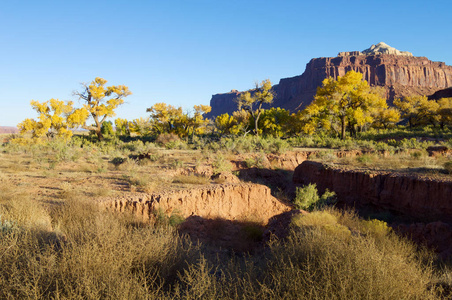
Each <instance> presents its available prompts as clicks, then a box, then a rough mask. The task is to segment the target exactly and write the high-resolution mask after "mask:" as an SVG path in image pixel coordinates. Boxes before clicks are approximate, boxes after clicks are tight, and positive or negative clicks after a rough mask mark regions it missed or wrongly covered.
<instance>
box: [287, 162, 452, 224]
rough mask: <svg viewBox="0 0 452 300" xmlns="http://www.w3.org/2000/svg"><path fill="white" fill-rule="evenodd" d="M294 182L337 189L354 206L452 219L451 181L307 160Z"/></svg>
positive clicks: (298, 168)
mask: <svg viewBox="0 0 452 300" xmlns="http://www.w3.org/2000/svg"><path fill="white" fill-rule="evenodd" d="M293 182H294V183H295V184H303V185H305V184H309V183H316V184H317V187H318V189H319V193H323V192H324V190H325V189H327V188H328V189H330V190H332V191H334V192H336V194H337V197H338V200H339V201H340V202H342V203H345V204H347V205H350V206H354V207H362V206H366V205H374V206H376V207H378V208H382V209H385V210H390V211H396V212H399V213H402V214H404V215H408V216H411V217H414V218H419V219H423V220H443V221H450V220H452V201H451V195H452V181H451V180H443V181H441V180H437V179H428V178H421V177H416V176H409V175H404V174H394V173H385V172H374V171H372V172H369V171H357V170H345V169H341V168H338V167H333V166H327V165H324V164H322V163H318V162H313V161H305V162H303V163H302V164H301V165H299V166H298V167H297V168H296V169H295V171H294V175H293Z"/></svg>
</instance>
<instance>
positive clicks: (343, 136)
mask: <svg viewBox="0 0 452 300" xmlns="http://www.w3.org/2000/svg"><path fill="white" fill-rule="evenodd" d="M343 139H345V116H343V117H341V140H343Z"/></svg>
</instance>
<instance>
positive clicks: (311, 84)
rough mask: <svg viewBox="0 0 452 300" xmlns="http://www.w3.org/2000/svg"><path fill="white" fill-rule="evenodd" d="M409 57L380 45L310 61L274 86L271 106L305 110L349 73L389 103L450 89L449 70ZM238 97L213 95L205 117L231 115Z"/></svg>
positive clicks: (450, 69)
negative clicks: (331, 81)
mask: <svg viewBox="0 0 452 300" xmlns="http://www.w3.org/2000/svg"><path fill="white" fill-rule="evenodd" d="M367 50H368V51H367ZM364 52H366V53H368V54H366V53H364ZM408 53H409V52H405V51H399V50H397V49H394V48H392V47H389V46H387V45H386V44H384V43H379V44H377V45H373V47H370V48H369V49H366V50H364V51H363V53H361V52H359V51H352V52H341V53H340V55H339V56H337V57H320V58H313V59H311V61H310V62H309V63H308V64H307V65H306V70H305V71H304V73H303V74H302V75H298V76H295V77H290V78H283V79H281V80H280V81H279V84H277V85H274V86H273V91H274V92H275V93H276V97H275V99H274V102H273V104H272V106H273V107H281V108H284V109H288V110H290V111H292V112H295V111H297V110H300V109H304V108H305V107H306V106H307V105H309V104H310V103H311V102H312V100H313V97H314V95H315V93H316V90H317V87H319V86H321V84H322V81H323V80H324V79H325V78H328V77H333V78H335V79H336V78H337V77H338V76H343V75H345V73H346V72H348V71H350V70H354V71H357V72H360V73H362V74H363V77H364V79H365V80H367V82H369V84H370V85H372V86H382V87H384V88H385V90H386V98H387V99H388V101H389V103H392V101H393V100H394V99H395V98H399V97H404V96H411V95H431V94H433V93H435V92H436V91H438V90H441V89H446V88H449V87H451V86H452V66H447V65H446V64H445V63H444V62H433V61H430V60H428V59H427V58H426V57H414V56H411V55H409V54H408ZM239 95H240V92H237V91H233V92H230V93H224V94H216V95H213V96H212V99H211V100H210V106H211V107H212V111H211V112H210V113H209V114H207V115H206V116H207V117H209V118H214V117H216V116H218V115H220V114H223V113H226V112H227V113H229V114H231V113H232V112H233V111H235V110H237V103H236V102H235V99H236V98H237V97H238V96H239ZM266 108H268V106H267V107H266Z"/></svg>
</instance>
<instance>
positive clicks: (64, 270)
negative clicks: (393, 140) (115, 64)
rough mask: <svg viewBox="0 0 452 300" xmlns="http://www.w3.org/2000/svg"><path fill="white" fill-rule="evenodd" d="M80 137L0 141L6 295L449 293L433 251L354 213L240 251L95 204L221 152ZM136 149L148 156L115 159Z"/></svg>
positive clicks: (303, 224)
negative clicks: (183, 152)
mask: <svg viewBox="0 0 452 300" xmlns="http://www.w3.org/2000/svg"><path fill="white" fill-rule="evenodd" d="M80 146H81V145H73V146H70V147H69V146H67V145H66V146H64V145H58V144H53V145H48V146H46V147H47V148H46V147H38V146H37V147H30V148H14V147H13V146H8V147H4V148H2V151H3V152H2V153H1V154H0V169H1V173H0V183H1V184H0V266H1V268H0V298H1V299H441V298H444V297H446V296H449V297H450V287H451V286H452V272H451V271H450V270H448V269H447V268H445V267H444V266H443V265H441V266H439V265H438V264H436V263H434V262H435V258H434V257H433V255H432V254H430V253H429V252H428V251H425V250H422V249H418V248H417V247H416V246H414V245H413V244H411V243H409V242H407V241H406V240H404V239H402V238H400V237H398V236H397V235H395V234H394V233H393V232H392V231H391V230H390V228H388V227H387V225H386V224H385V223H384V222H380V221H377V220H363V219H360V218H359V217H358V216H356V215H355V214H353V213H351V212H346V211H339V210H334V209H330V208H327V209H325V210H322V211H315V212H313V213H311V214H308V215H304V216H301V215H299V216H296V217H294V219H293V220H292V224H291V227H290V230H289V235H288V237H287V239H285V240H276V239H274V240H271V241H270V242H269V243H268V245H267V246H266V247H264V248H262V249H260V250H256V251H254V252H252V253H248V254H247V253H234V252H233V251H230V250H227V249H226V250H220V249H212V247H211V246H209V245H200V244H194V243H193V242H191V241H190V239H189V238H188V237H185V236H181V235H180V234H179V233H178V231H177V227H174V226H171V225H170V222H169V220H166V219H164V218H161V219H159V221H158V222H156V223H154V224H148V223H143V222H142V221H139V220H137V219H135V218H134V217H132V216H130V215H127V214H117V213H112V212H109V211H104V210H102V209H100V208H99V207H98V206H97V205H95V204H94V201H93V200H94V199H95V198H96V197H97V196H102V195H105V194H109V193H119V192H121V191H122V190H123V189H126V190H128V191H131V190H134V189H138V190H143V191H146V190H154V189H159V188H161V187H163V188H165V187H166V186H167V185H171V184H175V185H181V187H183V185H190V184H193V183H192V182H188V180H187V179H186V178H184V177H180V175H177V176H174V178H176V180H172V179H171V177H168V179H165V178H164V177H159V179H158V180H159V182H158V185H156V186H148V183H149V182H150V181H152V180H153V178H155V177H156V176H157V175H160V174H161V173H158V172H161V171H162V170H166V171H172V170H174V169H175V168H176V167H181V165H182V166H183V165H185V166H186V165H189V164H193V165H194V166H195V167H196V164H197V161H199V160H202V159H211V160H212V162H214V163H215V162H216V163H218V164H219V167H218V168H220V167H221V164H220V163H225V162H224V161H220V160H218V159H217V160H218V161H215V158H212V157H211V154H208V153H202V152H199V151H198V152H193V153H195V154H192V155H190V159H188V158H184V159H182V158H181V157H178V156H177V155H179V154H180V153H179V152H174V153H170V154H168V152H166V154H165V155H164V154H162V153H163V151H160V150H159V149H156V148H155V147H154V146H152V145H146V144H142V143H141V144H140V143H129V144H125V145H122V146H121V147H122V148H121V147H115V146H112V147H109V146H108V145H105V146H103V147H98V146H95V145H85V146H83V147H80ZM140 147H142V149H141V148H140ZM138 152H147V153H150V154H151V155H153V156H150V157H149V158H147V161H146V162H145V163H143V162H141V163H139V164H138V163H135V162H133V161H128V160H126V161H125V162H121V164H117V165H115V164H114V159H115V158H116V157H120V158H124V157H126V156H127V155H129V154H134V153H138ZM415 159H417V158H415ZM118 160H119V159H118ZM152 172H155V173H152ZM146 174H148V175H146ZM149 174H150V175H149ZM143 176H148V177H145V179H144V180H143ZM178 176H179V177H178ZM146 178H147V179H146ZM162 178H163V179H162ZM205 183H207V182H206V181H203V182H202V184H205ZM36 184H38V185H42V186H44V187H49V188H48V189H44V190H45V191H47V192H43V191H42V190H41V189H39V188H36ZM52 184H53V185H52ZM195 184H196V183H195ZM50 185H51V186H50ZM76 187H77V188H76ZM448 293H449V294H448Z"/></svg>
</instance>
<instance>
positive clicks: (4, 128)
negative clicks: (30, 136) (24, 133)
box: [0, 126, 19, 134]
mask: <svg viewBox="0 0 452 300" xmlns="http://www.w3.org/2000/svg"><path fill="white" fill-rule="evenodd" d="M5 133H19V130H18V129H17V127H13V126H0V134H5Z"/></svg>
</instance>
